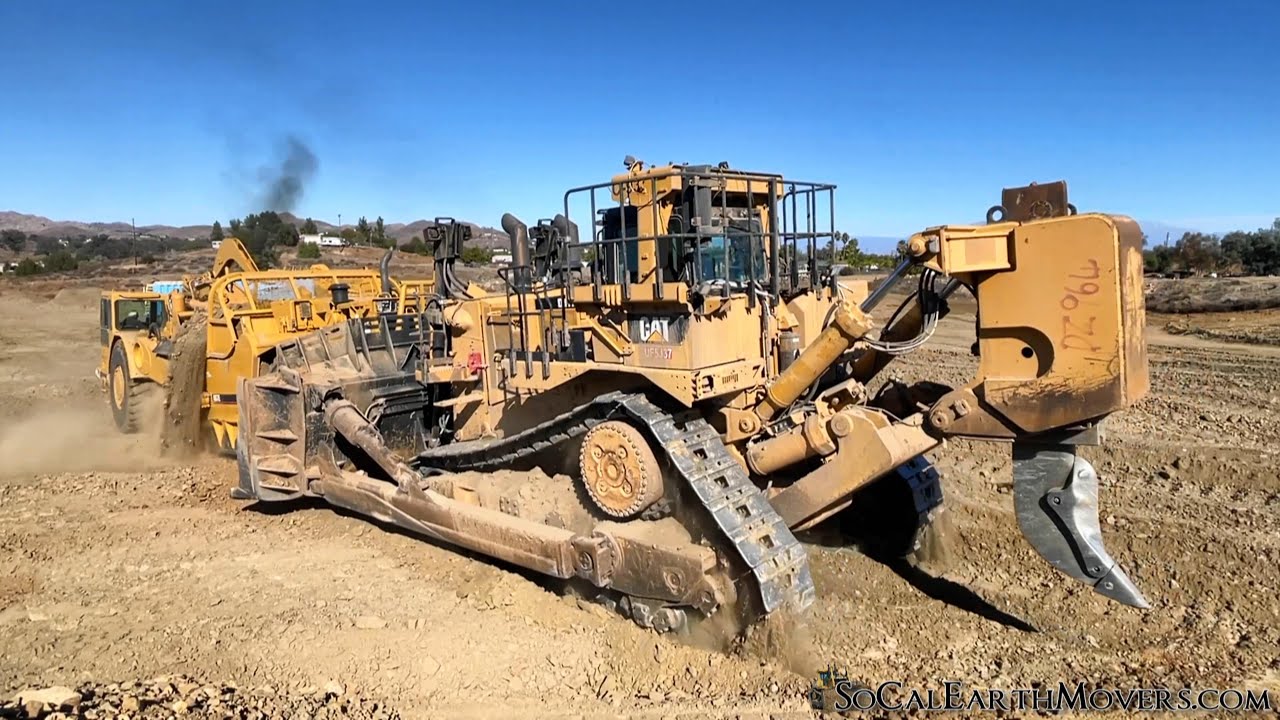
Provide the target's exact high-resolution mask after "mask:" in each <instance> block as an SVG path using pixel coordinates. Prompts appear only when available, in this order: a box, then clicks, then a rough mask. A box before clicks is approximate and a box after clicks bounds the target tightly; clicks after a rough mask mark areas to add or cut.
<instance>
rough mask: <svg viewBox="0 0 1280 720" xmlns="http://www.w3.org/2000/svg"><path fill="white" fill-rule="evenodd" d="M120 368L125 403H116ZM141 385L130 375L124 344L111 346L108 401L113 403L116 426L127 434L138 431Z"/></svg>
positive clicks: (108, 367) (108, 370) (112, 410)
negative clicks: (117, 371)
mask: <svg viewBox="0 0 1280 720" xmlns="http://www.w3.org/2000/svg"><path fill="white" fill-rule="evenodd" d="M117 369H119V370H120V375H121V376H122V377H123V378H124V392H123V393H122V395H121V396H122V397H123V398H124V401H123V403H124V404H123V405H122V406H118V405H116V388H115V383H116V382H117V381H116V370H117ZM141 394H142V393H141V387H140V386H139V385H138V384H137V383H134V382H133V378H132V377H130V375H129V360H128V358H127V357H126V356H125V351H124V344H123V343H116V344H115V345H113V346H112V348H111V362H110V363H109V364H108V365H107V402H109V403H110V404H111V417H112V419H114V420H115V423H116V428H117V429H119V430H120V432H122V433H125V434H126V435H132V434H134V433H137V432H138V430H139V428H140V426H141V420H140V415H141V414H142V412H141V408H140V407H139V406H140V404H141V403H140V398H139V395H141Z"/></svg>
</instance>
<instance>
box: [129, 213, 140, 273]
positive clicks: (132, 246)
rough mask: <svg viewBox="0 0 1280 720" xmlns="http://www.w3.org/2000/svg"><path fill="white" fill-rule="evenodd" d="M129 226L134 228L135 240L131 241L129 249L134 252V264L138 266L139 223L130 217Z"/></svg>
mask: <svg viewBox="0 0 1280 720" xmlns="http://www.w3.org/2000/svg"><path fill="white" fill-rule="evenodd" d="M129 227H131V228H133V242H131V243H129V250H130V251H131V252H132V253H133V266H134V267H138V224H137V223H136V222H134V221H133V218H129Z"/></svg>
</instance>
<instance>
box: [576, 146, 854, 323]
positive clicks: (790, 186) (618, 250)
mask: <svg viewBox="0 0 1280 720" xmlns="http://www.w3.org/2000/svg"><path fill="white" fill-rule="evenodd" d="M670 180H675V182H671V183H668V182H666V181H670ZM731 182H733V183H741V184H742V186H743V187H744V188H745V192H739V191H730V190H727V187H728V186H729V183H731ZM660 184H661V185H664V186H669V189H668V190H666V191H664V192H665V193H680V195H681V196H680V197H674V198H663V199H662V200H661V201H660V200H659V197H658V192H659V185H660ZM761 186H763V187H764V188H766V189H765V190H764V191H759V190H757V188H759V187H761ZM634 188H644V189H645V190H646V191H647V197H648V198H649V199H650V201H649V203H648V207H647V208H640V207H639V206H636V205H632V204H631V194H632V193H631V190H632V189H634ZM835 188H836V186H835V185H833V184H828V183H815V182H804V181H797V180H785V179H783V177H782V176H780V175H774V174H766V173H753V172H746V171H740V170H731V169H729V168H727V167H723V166H721V167H713V166H709V165H700V166H690V165H679V166H675V167H672V168H670V169H667V170H654V171H650V172H644V173H641V174H639V175H637V176H635V177H629V178H626V179H615V180H611V181H609V182H605V183H597V184H594V185H584V186H582V187H577V188H572V189H570V190H568V191H567V192H565V194H564V217H565V218H570V219H571V218H573V214H572V212H571V211H572V206H573V205H574V204H575V202H584V204H587V205H589V207H590V211H591V218H592V221H591V223H590V225H589V226H590V227H591V228H592V234H591V242H590V245H589V247H590V248H591V250H592V255H593V257H592V260H591V282H592V286H593V287H592V298H593V300H594V301H595V302H600V301H601V299H602V290H601V288H602V286H603V285H604V284H606V282H605V281H606V280H607V281H608V284H617V285H620V286H621V292H622V298H623V300H624V301H626V300H629V299H630V295H631V285H633V284H635V285H639V284H642V283H644V282H649V281H648V279H646V278H642V277H639V275H638V273H637V268H635V267H633V264H634V263H635V262H636V260H637V259H638V248H639V245H640V243H642V242H652V243H653V247H654V248H655V249H656V250H658V251H659V253H658V254H659V255H660V256H659V257H656V258H655V263H654V265H655V267H654V271H653V273H652V275H653V277H652V285H653V297H654V298H655V299H659V300H661V299H662V298H663V292H664V290H663V284H664V283H665V282H668V281H671V280H677V279H681V280H683V281H685V282H687V283H688V284H689V285H690V287H694V288H696V287H699V286H701V285H703V284H704V283H713V284H714V283H717V282H719V281H723V284H722V285H721V290H722V293H723V295H724V296H726V297H727V296H728V295H730V294H731V293H732V292H733V290H734V285H735V281H734V280H733V278H732V272H733V262H734V255H735V253H737V252H739V250H740V247H739V248H735V244H737V243H741V242H743V241H744V240H745V242H746V253H745V254H746V260H745V263H742V265H744V266H745V271H746V272H745V274H744V276H743V280H742V281H741V283H740V289H741V290H745V291H747V296H748V301H749V303H750V304H751V306H752V307H754V305H755V302H756V297H757V292H758V291H760V290H762V289H763V288H761V287H760V285H762V284H763V283H762V282H761V280H762V277H761V276H762V274H763V275H767V292H768V295H769V297H770V298H771V300H772V302H774V303H776V302H778V300H779V298H780V297H781V294H782V292H783V288H782V285H781V282H780V281H781V278H782V275H783V272H782V268H781V258H782V256H783V254H784V253H785V254H786V256H787V258H788V260H789V262H788V267H787V273H786V274H787V276H788V277H787V279H788V283H787V291H789V292H795V291H796V290H797V289H798V288H799V287H800V266H799V263H798V260H799V257H800V255H799V253H800V249H801V248H804V253H805V256H806V259H807V264H808V271H809V277H810V282H814V281H815V280H816V278H817V277H818V258H817V254H818V249H819V247H820V246H821V245H823V244H825V245H826V249H827V251H828V252H829V253H830V259H829V262H834V258H835V253H836V242H835V241H836V232H835ZM602 190H607V191H608V192H609V195H610V202H609V203H603V204H602V203H601V202H599V199H598V197H597V196H598V193H599V192H600V191H602ZM731 195H732V196H733V197H732V198H731ZM584 196H585V198H584ZM613 197H617V198H618V200H617V201H616V202H614V201H613V200H612V198H613ZM760 200H765V201H766V202H767V204H766V205H765V207H766V208H767V218H762V217H761V216H760V213H759V212H758V207H757V203H758V202H759V201H760ZM824 200H825V202H824ZM744 203H745V204H744ZM664 204H668V205H674V206H676V207H677V208H678V209H679V212H675V213H672V220H673V221H675V220H677V219H678V220H679V222H678V223H676V222H672V223H670V224H669V226H668V227H667V228H666V229H665V230H666V231H665V232H657V231H656V230H657V229H658V228H660V227H661V212H660V206H661V205H664ZM824 206H825V207H824ZM731 209H732V210H746V211H747V212H746V217H745V221H746V227H745V228H743V227H736V226H734V223H732V222H731V221H730V219H731V216H732V215H733V214H734V213H731V212H730V211H731ZM716 211H719V215H718V217H716V218H715V219H716V220H718V223H717V222H712V216H713V215H714V213H715V212H716ZM824 211H825V212H824ZM639 212H649V213H652V215H651V218H650V219H651V222H650V223H649V224H650V226H651V227H653V228H655V232H654V233H652V234H647V235H640V234H639V232H638V227H639V217H638V213H639ZM610 213H616V218H617V227H616V231H617V232H616V237H612V236H611V237H606V230H610V229H612V228H608V227H606V220H605V217H606V216H608V215H609V214H610ZM703 213H705V215H703ZM629 215H630V216H631V217H628V216H629ZM735 219H736V218H735ZM691 221H697V222H698V225H696V226H693V227H690V226H689V225H690V224H692V223H691ZM761 221H764V223H763V225H761V224H760V223H761ZM673 226H675V227H673ZM714 238H723V242H724V245H723V247H724V256H723V268H724V275H725V277H707V276H706V274H705V273H704V267H705V266H704V259H705V258H704V253H705V251H704V248H703V243H704V241H708V240H712V239H714ZM578 247H583V246H582V245H578ZM765 250H767V252H762V251H765ZM673 251H676V252H678V258H677V259H678V264H677V265H676V267H675V270H676V275H677V276H676V277H668V276H667V273H668V271H669V269H670V268H668V267H666V266H665V264H666V261H667V260H668V259H669V258H670V257H671V256H672V255H671V253H672V252H673ZM570 254H571V253H566V257H564V258H561V259H560V263H561V267H560V268H559V269H560V270H562V271H563V270H565V269H567V257H568V256H569V255H570ZM758 259H759V260H763V262H764V263H765V265H764V267H760V268H757V267H756V263H757V260H758ZM762 271H763V273H762ZM559 274H560V276H561V277H567V276H568V274H567V273H565V272H561V273H559ZM566 285H567V283H566Z"/></svg>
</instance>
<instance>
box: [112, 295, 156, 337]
mask: <svg viewBox="0 0 1280 720" xmlns="http://www.w3.org/2000/svg"><path fill="white" fill-rule="evenodd" d="M153 324H155V325H164V301H163V300H117V301H116V329H117V330H146V329H147V328H148V327H150V326H151V325H153Z"/></svg>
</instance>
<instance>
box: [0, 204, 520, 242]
mask: <svg viewBox="0 0 1280 720" xmlns="http://www.w3.org/2000/svg"><path fill="white" fill-rule="evenodd" d="M280 217H281V219H283V220H284V221H285V222H289V223H293V224H294V225H296V226H297V227H299V228H301V227H302V223H303V222H305V221H306V218H300V217H298V216H296V215H294V214H292V213H287V212H286V213H280ZM314 222H315V224H316V229H318V230H319V231H320V232H322V233H337V232H338V231H339V229H340V228H339V227H338V226H337V225H333V224H331V223H327V222H325V221H323V220H314ZM432 224H433V223H432V221H431V220H414V221H413V222H411V223H388V224H387V226H386V229H387V234H388V235H390V236H391V237H393V238H395V239H397V240H402V241H407V240H409V239H411V238H415V237H422V231H423V230H424V229H426V228H427V227H429V226H430V225H432ZM467 224H469V225H471V228H472V237H473V242H476V243H477V244H479V245H480V246H481V247H491V246H494V247H496V246H497V245H500V244H506V243H507V235H506V233H504V232H502V231H501V230H497V229H495V228H491V227H485V226H483V225H477V224H475V223H467ZM342 227H344V228H350V227H355V224H354V223H343V225H342ZM227 229H228V228H227V223H223V231H224V232H225V231H226V230H227ZM0 230H20V231H22V232H24V233H26V234H28V235H43V236H46V237H62V236H66V235H99V234H102V233H105V234H107V235H109V236H111V237H128V236H129V235H130V234H132V233H133V231H134V228H133V226H132V225H130V224H129V223H127V222H85V221H81V220H50V219H49V218H47V217H43V216H40V215H28V214H25V213H20V212H14V211H0ZM212 230H213V225H212V224H209V225H184V226H181V227H176V226H173V225H139V226H138V227H137V232H138V234H140V235H162V236H168V237H176V238H193V239H201V238H207V237H209V233H210V231H212Z"/></svg>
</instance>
